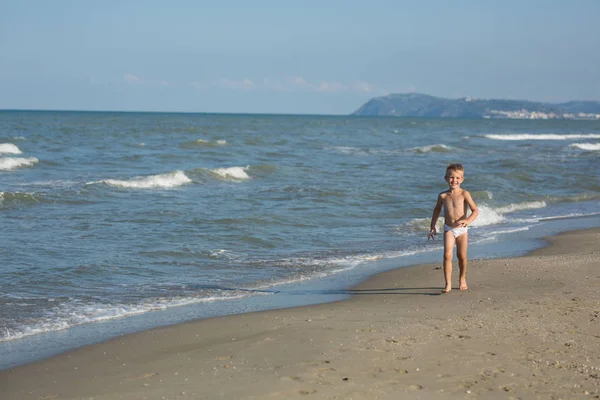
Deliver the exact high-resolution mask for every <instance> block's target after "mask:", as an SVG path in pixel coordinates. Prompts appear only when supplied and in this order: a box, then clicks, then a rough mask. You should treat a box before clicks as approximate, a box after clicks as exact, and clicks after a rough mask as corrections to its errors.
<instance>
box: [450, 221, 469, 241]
mask: <svg viewBox="0 0 600 400" xmlns="http://www.w3.org/2000/svg"><path fill="white" fill-rule="evenodd" d="M468 230H469V228H467V227H466V226H465V227H462V226H459V227H457V228H452V227H450V226H448V225H446V224H444V232H448V231H450V232H452V234H453V235H454V237H455V238H457V237H459V236H460V235H462V234H463V233H467V231H468Z"/></svg>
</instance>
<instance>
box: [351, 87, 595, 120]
mask: <svg viewBox="0 0 600 400" xmlns="http://www.w3.org/2000/svg"><path fill="white" fill-rule="evenodd" d="M352 115H360V116H396V117H447V118H519V119H554V118H559V119H598V120H600V101H569V102H566V103H542V102H536V101H527V100H503V99H475V98H471V97H463V98H460V99H446V98H443V97H435V96H430V95H427V94H421V93H405V94H390V95H387V96H382V97H375V98H373V99H371V100H369V101H368V102H366V103H365V104H364V105H363V106H362V107H360V108H359V109H358V110H356V111H355V112H353V113H352Z"/></svg>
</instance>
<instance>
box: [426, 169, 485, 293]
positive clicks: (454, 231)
mask: <svg viewBox="0 0 600 400" xmlns="http://www.w3.org/2000/svg"><path fill="white" fill-rule="evenodd" d="M444 179H445V180H446V182H447V183H448V190H446V191H444V192H442V193H440V194H439V196H438V199H437V203H436V205H435V208H434V209H433V216H432V217H431V226H430V230H429V235H428V236H427V240H429V239H434V238H435V235H436V234H437V231H436V229H435V224H436V222H437V219H438V217H439V216H440V212H441V211H442V206H443V208H444V278H445V279H446V287H445V288H444V290H442V293H448V292H449V291H451V290H452V284H451V280H452V251H453V248H454V243H456V256H457V257H458V266H459V268H460V277H459V285H458V287H459V289H460V290H467V289H468V286H467V245H468V240H469V233H468V226H469V224H470V223H471V222H473V221H474V220H475V218H477V215H479V211H477V205H475V202H474V201H473V199H472V198H471V194H470V193H469V192H467V191H466V190H464V189H461V188H460V185H461V183H463V181H464V180H465V176H464V168H463V166H462V165H461V164H450V165H448V167H447V168H446V176H445V177H444ZM467 207H468V208H470V209H471V215H469V216H468V217H467Z"/></svg>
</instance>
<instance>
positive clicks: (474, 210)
mask: <svg viewBox="0 0 600 400" xmlns="http://www.w3.org/2000/svg"><path fill="white" fill-rule="evenodd" d="M465 203H467V205H468V206H469V208H470V209H471V215H469V218H467V219H466V220H465V221H464V223H463V224H462V226H468V225H470V224H471V222H473V221H475V218H477V216H478V215H479V210H478V209H477V204H475V202H474V201H473V198H472V197H471V193H469V192H467V191H466V190H465Z"/></svg>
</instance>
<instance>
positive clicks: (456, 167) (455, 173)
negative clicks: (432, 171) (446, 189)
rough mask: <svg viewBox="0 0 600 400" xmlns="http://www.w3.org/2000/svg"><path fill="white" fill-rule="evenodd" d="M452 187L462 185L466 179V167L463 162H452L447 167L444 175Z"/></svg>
mask: <svg viewBox="0 0 600 400" xmlns="http://www.w3.org/2000/svg"><path fill="white" fill-rule="evenodd" d="M444 179H445V180H446V182H448V185H450V187H451V188H452V187H460V184H461V183H462V182H463V181H464V180H465V169H464V168H463V166H462V164H450V165H448V167H446V175H445V176H444Z"/></svg>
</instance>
